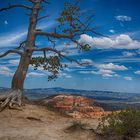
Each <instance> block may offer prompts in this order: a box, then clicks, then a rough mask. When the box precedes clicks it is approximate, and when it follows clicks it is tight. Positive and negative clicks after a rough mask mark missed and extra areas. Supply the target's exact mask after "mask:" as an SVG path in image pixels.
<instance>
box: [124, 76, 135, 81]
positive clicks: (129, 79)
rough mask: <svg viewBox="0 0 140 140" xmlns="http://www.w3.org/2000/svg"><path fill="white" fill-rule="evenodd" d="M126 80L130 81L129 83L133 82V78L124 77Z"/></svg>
mask: <svg viewBox="0 0 140 140" xmlns="http://www.w3.org/2000/svg"><path fill="white" fill-rule="evenodd" d="M124 79H125V80H128V81H131V80H133V78H132V77H129V76H126V77H124Z"/></svg>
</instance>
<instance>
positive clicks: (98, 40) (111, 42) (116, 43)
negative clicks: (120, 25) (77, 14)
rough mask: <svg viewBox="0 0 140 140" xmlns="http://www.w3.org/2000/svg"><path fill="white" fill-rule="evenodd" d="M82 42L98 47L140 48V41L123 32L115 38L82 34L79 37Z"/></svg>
mask: <svg viewBox="0 0 140 140" xmlns="http://www.w3.org/2000/svg"><path fill="white" fill-rule="evenodd" d="M79 43H80V44H89V45H90V46H91V47H95V48H98V49H140V42H139V41H137V40H133V39H132V38H131V37H130V36H129V35H125V34H121V35H118V36H115V37H114V38H108V37H91V36H89V35H87V34H82V35H81V36H80V39H79Z"/></svg>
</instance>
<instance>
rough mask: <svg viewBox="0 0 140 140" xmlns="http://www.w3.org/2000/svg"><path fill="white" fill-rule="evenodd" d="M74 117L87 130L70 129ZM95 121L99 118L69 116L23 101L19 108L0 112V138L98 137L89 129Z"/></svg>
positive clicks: (73, 139)
mask: <svg viewBox="0 0 140 140" xmlns="http://www.w3.org/2000/svg"><path fill="white" fill-rule="evenodd" d="M73 121H82V123H84V124H86V125H87V126H88V128H87V130H86V129H82V128H76V130H75V128H74V131H73V129H72V130H71V126H72V125H73ZM97 125H98V119H86V118H85V119H75V118H69V117H67V116H62V115H60V114H58V113H55V112H52V111H49V110H47V109H46V107H42V106H37V105H29V104H26V105H25V106H24V107H23V110H22V111H18V110H9V109H7V110H4V111H3V112H1V113H0V140H85V139H87V140H94V139H95V140H98V139H99V138H97V136H96V135H95V134H94V133H93V132H92V131H90V130H88V129H89V128H96V126H97ZM87 126H86V127H87ZM69 128H70V129H69ZM95 137H96V138H95Z"/></svg>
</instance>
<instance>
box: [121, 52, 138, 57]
mask: <svg viewBox="0 0 140 140" xmlns="http://www.w3.org/2000/svg"><path fill="white" fill-rule="evenodd" d="M135 55H136V53H133V52H127V51H125V52H123V56H124V57H131V56H135Z"/></svg>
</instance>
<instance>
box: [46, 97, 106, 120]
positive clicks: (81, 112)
mask: <svg viewBox="0 0 140 140" xmlns="http://www.w3.org/2000/svg"><path fill="white" fill-rule="evenodd" d="M45 104H46V105H47V106H49V107H51V108H52V109H54V110H57V111H60V112H64V113H66V114H67V115H70V116H72V117H76V118H82V117H89V118H95V117H100V116H103V115H104V114H105V112H104V109H103V108H101V107H99V106H94V101H93V100H92V99H89V98H87V97H84V96H79V95H68V94H61V95H57V96H55V97H53V98H51V99H49V100H47V102H46V101H45Z"/></svg>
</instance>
